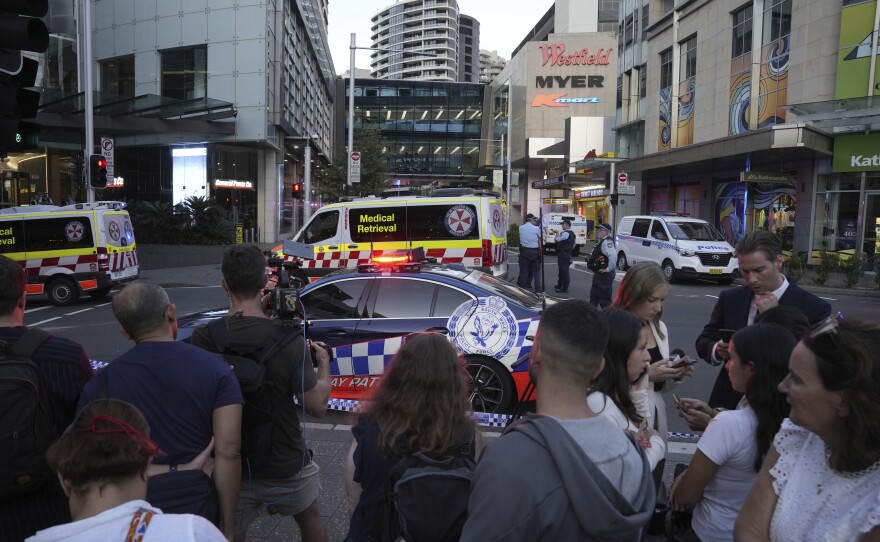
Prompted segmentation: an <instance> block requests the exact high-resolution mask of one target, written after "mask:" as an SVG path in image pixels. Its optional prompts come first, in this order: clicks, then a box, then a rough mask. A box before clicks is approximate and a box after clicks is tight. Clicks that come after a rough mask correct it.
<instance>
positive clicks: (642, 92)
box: [639, 64, 648, 98]
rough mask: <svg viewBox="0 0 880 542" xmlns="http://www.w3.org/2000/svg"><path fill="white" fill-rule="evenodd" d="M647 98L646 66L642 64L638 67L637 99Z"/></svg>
mask: <svg viewBox="0 0 880 542" xmlns="http://www.w3.org/2000/svg"><path fill="white" fill-rule="evenodd" d="M647 96H648V65H647V64H642V65H641V66H640V67H639V98H645V97H647Z"/></svg>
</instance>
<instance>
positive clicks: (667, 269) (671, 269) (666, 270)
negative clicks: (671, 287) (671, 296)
mask: <svg viewBox="0 0 880 542" xmlns="http://www.w3.org/2000/svg"><path fill="white" fill-rule="evenodd" d="M662 267H663V274H664V275H666V280H668V281H669V283H670V284H672V283H673V282H675V278H676V277H675V266H674V265H672V262H671V261H669V260H663V266H662Z"/></svg>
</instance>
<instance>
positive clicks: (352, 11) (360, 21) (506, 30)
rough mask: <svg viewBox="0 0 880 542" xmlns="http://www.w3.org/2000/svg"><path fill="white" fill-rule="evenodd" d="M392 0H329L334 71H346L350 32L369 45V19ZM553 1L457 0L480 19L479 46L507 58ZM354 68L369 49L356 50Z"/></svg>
mask: <svg viewBox="0 0 880 542" xmlns="http://www.w3.org/2000/svg"><path fill="white" fill-rule="evenodd" d="M393 3H394V0H330V5H329V12H330V13H329V19H330V21H329V23H330V24H329V29H328V32H329V38H330V54H331V55H332V56H333V67H334V69H335V70H336V73H337V74H341V73H343V72H345V71H347V70H348V67H349V49H348V46H349V44H350V43H351V33H352V32H354V33H355V34H357V46H358V47H369V46H370V45H371V41H370V36H371V35H372V34H371V33H370V27H371V26H372V23H371V22H370V19H371V18H372V17H373V15H375V14H376V12H378V11H379V10H381V9H383V8H386V7H388V6H390V5H392V4H393ZM552 5H553V0H458V9H459V12H460V13H464V14H465V15H470V16H471V17H473V18H475V19H477V20H478V21H480V49H488V50H489V51H493V50H494V51H498V54H499V55H500V56H501V57H503V58H505V59H507V60H510V53H511V52H513V50H514V49H515V48H516V46H517V45H519V43H520V42H521V41H522V40H523V38H525V36H526V32H528V31H529V30H531V29H532V28H533V27H534V26H535V25H536V24H537V23H538V21H539V20H540V19H541V17H543V16H544V14H545V13H547V10H548V9H550V6H552ZM355 58H356V63H355V65H356V67H358V68H362V69H369V68H370V52H369V51H363V50H359V51H358V52H357V56H356V57H355Z"/></svg>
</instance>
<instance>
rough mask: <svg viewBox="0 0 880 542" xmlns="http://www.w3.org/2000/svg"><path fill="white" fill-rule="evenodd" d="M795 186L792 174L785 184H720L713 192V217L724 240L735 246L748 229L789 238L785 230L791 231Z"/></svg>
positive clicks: (734, 182)
mask: <svg viewBox="0 0 880 542" xmlns="http://www.w3.org/2000/svg"><path fill="white" fill-rule="evenodd" d="M796 183H797V180H796V178H795V176H794V175H793V174H792V175H791V180H790V181H789V182H787V183H755V182H739V181H730V182H723V183H720V184H719V185H718V187H717V190H716V194H717V195H716V198H715V217H716V225H717V226H718V230H719V231H720V232H721V234H722V235H723V236H724V239H725V240H726V241H727V242H728V243H730V244H731V245H733V246H736V242H737V241H739V239H740V238H741V237H742V236H743V235H744V234H745V233H746V231H747V230H749V229H764V230H770V231H773V232H776V233H779V234H780V235H783V236H786V235H790V234H791V232H790V231H786V230H787V229H788V228H793V227H794V213H795V208H796V207H797V190H796V188H795V184H796ZM783 244H785V243H783Z"/></svg>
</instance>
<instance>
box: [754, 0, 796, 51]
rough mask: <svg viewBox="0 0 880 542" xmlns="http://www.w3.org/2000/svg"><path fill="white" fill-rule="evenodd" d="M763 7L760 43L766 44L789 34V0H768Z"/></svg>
mask: <svg viewBox="0 0 880 542" xmlns="http://www.w3.org/2000/svg"><path fill="white" fill-rule="evenodd" d="M767 4H769V6H768V7H767V8H766V9H764V32H763V33H762V42H761V43H762V44H763V45H767V44H768V43H772V42H774V41H776V40H778V39H779V38H782V37H784V36H788V35H789V34H791V0H770V1H769V2H767Z"/></svg>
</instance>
